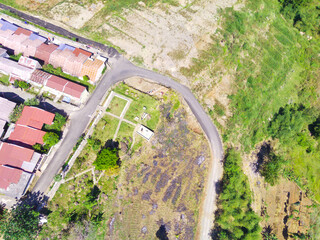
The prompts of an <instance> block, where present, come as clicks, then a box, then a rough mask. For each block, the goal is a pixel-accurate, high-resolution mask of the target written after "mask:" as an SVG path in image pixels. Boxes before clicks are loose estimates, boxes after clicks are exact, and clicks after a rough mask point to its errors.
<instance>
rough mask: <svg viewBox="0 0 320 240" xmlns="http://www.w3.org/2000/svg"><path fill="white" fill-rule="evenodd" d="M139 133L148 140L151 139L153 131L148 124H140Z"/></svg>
mask: <svg viewBox="0 0 320 240" xmlns="http://www.w3.org/2000/svg"><path fill="white" fill-rule="evenodd" d="M137 133H138V134H139V135H140V136H142V137H143V138H145V139H147V140H148V141H149V140H150V139H151V137H152V136H153V134H154V133H153V131H152V130H150V129H149V128H147V127H146V126H143V125H140V126H139V128H138V130H137Z"/></svg>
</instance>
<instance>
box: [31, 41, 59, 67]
mask: <svg viewBox="0 0 320 240" xmlns="http://www.w3.org/2000/svg"><path fill="white" fill-rule="evenodd" d="M57 48H58V45H55V44H46V43H42V44H41V45H40V46H39V47H37V49H36V53H35V55H34V57H35V58H37V59H40V60H42V61H43V62H44V63H45V64H48V63H49V59H50V56H51V54H52V53H53V52H54V51H55V50H56V49H57Z"/></svg>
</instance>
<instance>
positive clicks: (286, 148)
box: [181, 0, 320, 201]
mask: <svg viewBox="0 0 320 240" xmlns="http://www.w3.org/2000/svg"><path fill="white" fill-rule="evenodd" d="M223 18H224V20H223V22H222V28H221V29H220V30H219V33H218V34H216V35H215V36H213V40H214V44H213V45H212V46H211V48H210V49H209V50H208V51H206V52H204V53H203V54H202V56H201V57H200V58H199V59H196V60H195V61H194V65H193V66H191V67H190V68H189V69H181V70H182V71H183V72H184V73H185V75H187V76H195V75H196V74H199V73H200V72H201V71H202V70H204V69H206V68H207V66H208V65H213V67H212V68H211V69H213V70H212V72H211V74H216V73H218V71H219V70H220V69H215V68H214V66H215V63H216V62H215V59H218V60H219V61H220V63H219V64H221V62H222V64H223V65H224V66H225V67H226V68H227V71H228V72H229V73H230V74H232V75H233V76H234V82H233V84H232V88H233V89H232V90H233V94H232V95H229V98H230V100H231V101H230V106H229V107H230V108H231V110H232V113H233V114H232V116H231V117H230V118H229V119H228V123H227V127H226V128H225V129H223V128H221V131H222V132H223V137H224V141H225V142H227V143H229V144H232V145H236V146H241V148H242V150H243V151H246V152H248V151H249V150H251V149H253V147H254V146H255V144H257V143H259V142H261V141H263V140H265V139H268V138H269V134H268V131H267V128H268V124H269V121H270V119H271V118H272V116H273V115H274V114H275V113H277V112H278V110H279V108H280V107H283V106H285V105H286V104H293V103H297V104H303V105H304V106H306V107H307V108H311V109H312V112H313V113H312V114H313V115H314V116H317V115H318V114H319V107H318V106H317V101H318V97H317V94H316V91H317V89H318V86H317V83H316V78H317V75H318V74H319V60H318V58H317V54H318V52H319V51H318V49H319V42H318V40H317V39H312V40H311V41H308V40H307V38H306V37H305V36H302V35H300V33H299V31H298V30H297V29H296V28H294V27H293V26H292V23H291V22H289V21H287V20H286V19H285V18H284V17H283V16H282V15H281V14H280V13H279V5H278V2H277V1H262V0H260V1H248V3H247V4H246V7H244V8H243V10H241V11H234V10H232V9H228V10H226V12H225V13H223ZM310 123H311V122H310ZM277 151H279V152H281V154H283V155H284V156H285V158H286V159H287V160H288V161H289V163H290V164H289V165H288V167H287V168H290V170H292V171H293V175H292V179H294V180H296V182H297V183H298V184H299V185H300V186H303V185H306V186H305V187H306V188H309V189H310V190H311V191H312V192H313V193H314V198H315V199H317V200H318V201H319V200H320V188H319V182H320V175H319V174H318V173H319V171H320V164H319V158H318V157H317V156H319V150H318V148H317V149H316V150H315V152H313V153H311V154H310V153H307V152H306V149H305V147H301V146H299V145H298V144H297V142H296V141H295V139H293V141H292V142H290V143H289V144H288V143H287V144H278V149H277Z"/></svg>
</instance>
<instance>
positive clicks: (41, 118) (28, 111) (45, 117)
mask: <svg viewBox="0 0 320 240" xmlns="http://www.w3.org/2000/svg"><path fill="white" fill-rule="evenodd" d="M54 117H55V115H54V114H53V113H51V112H48V111H45V110H42V109H40V108H36V107H31V106H25V107H24V108H23V110H22V113H21V117H20V118H19V120H18V121H17V124H18V125H24V126H28V127H32V128H35V129H42V127H43V124H48V125H51V124H52V122H53V119H54Z"/></svg>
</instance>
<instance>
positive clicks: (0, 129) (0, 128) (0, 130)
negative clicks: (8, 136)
mask: <svg viewBox="0 0 320 240" xmlns="http://www.w3.org/2000/svg"><path fill="white" fill-rule="evenodd" d="M5 125H6V121H4V120H2V119H0V137H1V136H2V133H3V131H4V126H5Z"/></svg>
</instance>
